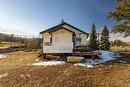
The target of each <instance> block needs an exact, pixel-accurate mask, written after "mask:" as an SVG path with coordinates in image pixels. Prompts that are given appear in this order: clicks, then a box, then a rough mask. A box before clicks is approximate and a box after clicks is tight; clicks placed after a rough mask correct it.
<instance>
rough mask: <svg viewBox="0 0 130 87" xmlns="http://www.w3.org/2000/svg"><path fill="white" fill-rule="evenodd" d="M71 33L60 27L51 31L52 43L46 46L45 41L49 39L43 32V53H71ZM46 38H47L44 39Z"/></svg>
mask: <svg viewBox="0 0 130 87" xmlns="http://www.w3.org/2000/svg"><path fill="white" fill-rule="evenodd" d="M72 34H73V33H71V32H69V31H67V30H65V29H60V30H57V31H55V32H53V33H51V35H52V43H51V44H52V45H51V46H46V45H45V42H46V41H47V42H48V41H50V40H48V38H50V35H47V34H44V42H43V53H72V52H73V42H72ZM45 38H47V39H45Z"/></svg>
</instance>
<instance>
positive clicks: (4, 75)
mask: <svg viewBox="0 0 130 87" xmlns="http://www.w3.org/2000/svg"><path fill="white" fill-rule="evenodd" d="M7 75H8V73H5V74H0V78H3V77H6V76H7Z"/></svg>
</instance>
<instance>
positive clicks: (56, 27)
mask: <svg viewBox="0 0 130 87" xmlns="http://www.w3.org/2000/svg"><path fill="white" fill-rule="evenodd" d="M63 25H68V26H70V27H72V28H73V29H76V30H78V31H80V32H82V33H84V34H86V35H88V33H86V32H84V31H82V30H80V29H78V28H76V27H74V26H72V25H70V24H68V23H66V22H62V23H61V24H59V25H56V26H54V27H52V28H49V29H47V30H44V31H42V32H40V34H43V33H45V32H53V31H55V30H57V29H60V28H64V27H62V26H63ZM64 29H66V28H64ZM66 30H68V29H66ZM68 31H71V30H68ZM71 32H73V31H71Z"/></svg>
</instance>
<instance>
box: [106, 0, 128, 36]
mask: <svg viewBox="0 0 130 87" xmlns="http://www.w3.org/2000/svg"><path fill="white" fill-rule="evenodd" d="M116 1H117V7H116V8H115V10H114V11H113V12H109V13H108V18H112V19H113V20H115V21H116V25H115V26H114V27H113V28H112V32H113V33H123V34H125V36H130V0H116Z"/></svg>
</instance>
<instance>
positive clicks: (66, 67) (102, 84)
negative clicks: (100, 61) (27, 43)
mask: <svg viewBox="0 0 130 87" xmlns="http://www.w3.org/2000/svg"><path fill="white" fill-rule="evenodd" d="M36 55H37V53H35V52H17V53H10V54H8V58H5V59H1V60H0V74H1V73H3V74H4V73H8V76H6V77H3V78H0V87H130V64H118V63H115V64H106V65H96V66H94V67H93V68H85V67H82V66H74V65H73V64H63V65H56V66H47V67H44V66H32V63H34V62H36V59H37V57H36Z"/></svg>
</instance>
